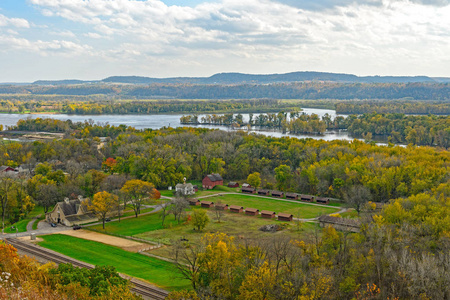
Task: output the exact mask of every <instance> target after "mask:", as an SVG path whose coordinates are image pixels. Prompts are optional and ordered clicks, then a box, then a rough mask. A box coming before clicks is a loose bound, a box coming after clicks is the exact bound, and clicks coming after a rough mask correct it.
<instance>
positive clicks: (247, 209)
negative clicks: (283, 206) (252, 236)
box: [245, 208, 259, 213]
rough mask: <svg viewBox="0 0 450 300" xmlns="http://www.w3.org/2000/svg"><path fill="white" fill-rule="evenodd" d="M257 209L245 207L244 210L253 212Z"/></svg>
mask: <svg viewBox="0 0 450 300" xmlns="http://www.w3.org/2000/svg"><path fill="white" fill-rule="evenodd" d="M258 211H259V209H256V208H246V209H245V212H251V213H255V212H258Z"/></svg>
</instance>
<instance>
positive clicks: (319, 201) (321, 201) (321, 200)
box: [316, 197, 330, 204]
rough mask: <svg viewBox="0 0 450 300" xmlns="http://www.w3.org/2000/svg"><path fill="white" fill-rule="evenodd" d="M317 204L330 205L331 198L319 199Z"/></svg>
mask: <svg viewBox="0 0 450 300" xmlns="http://www.w3.org/2000/svg"><path fill="white" fill-rule="evenodd" d="M316 202H317V203H320V204H329V203H330V198H325V197H317V198H316Z"/></svg>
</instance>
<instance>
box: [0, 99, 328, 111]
mask: <svg viewBox="0 0 450 300" xmlns="http://www.w3.org/2000/svg"><path fill="white" fill-rule="evenodd" d="M321 105H324V104H321ZM280 109H284V110H290V109H296V110H299V109H300V108H299V105H298V104H296V103H293V102H282V101H280V100H275V99H249V100H227V101H223V100H222V101H217V100H216V101H214V100H196V101H187V100H185V101H180V100H149V101H130V100H116V101H115V100H109V101H108V100H103V101H102V100H99V101H77V100H71V101H55V100H46V101H23V100H22V101H21V100H18V101H17V100H0V112H8V113H13V112H15V113H25V112H59V113H64V114H78V115H98V114H165V113H167V114H169V113H192V112H196V113H202V112H205V113H211V112H219V113H220V112H227V111H232V112H256V113H258V112H267V111H279V110H280Z"/></svg>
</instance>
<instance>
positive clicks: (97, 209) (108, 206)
mask: <svg viewBox="0 0 450 300" xmlns="http://www.w3.org/2000/svg"><path fill="white" fill-rule="evenodd" d="M118 199H119V197H118V196H117V195H114V194H110V193H108V192H105V191H103V192H98V193H96V194H95V195H94V196H93V197H92V203H91V205H89V210H92V211H93V212H94V213H95V214H96V215H97V216H98V217H99V219H101V220H102V223H103V229H105V219H106V216H107V215H108V214H110V213H111V212H112V211H113V210H114V209H115V208H116V207H117V202H118Z"/></svg>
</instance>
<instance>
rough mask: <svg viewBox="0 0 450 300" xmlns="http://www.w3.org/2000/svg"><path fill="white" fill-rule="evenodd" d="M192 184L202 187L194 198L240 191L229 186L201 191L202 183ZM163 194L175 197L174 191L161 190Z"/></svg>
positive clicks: (194, 182)
mask: <svg viewBox="0 0 450 300" xmlns="http://www.w3.org/2000/svg"><path fill="white" fill-rule="evenodd" d="M191 183H192V184H197V185H198V186H199V187H200V190H199V191H198V192H197V193H195V195H194V197H202V196H208V195H214V194H220V193H224V192H227V193H237V192H239V191H240V188H229V187H227V186H224V185H217V186H215V187H214V188H213V189H212V190H204V191H203V190H201V185H202V183H201V181H198V182H197V181H193V182H191ZM159 192H160V193H161V195H162V196H166V197H173V196H174V195H173V190H172V191H169V190H160V191H159Z"/></svg>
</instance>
